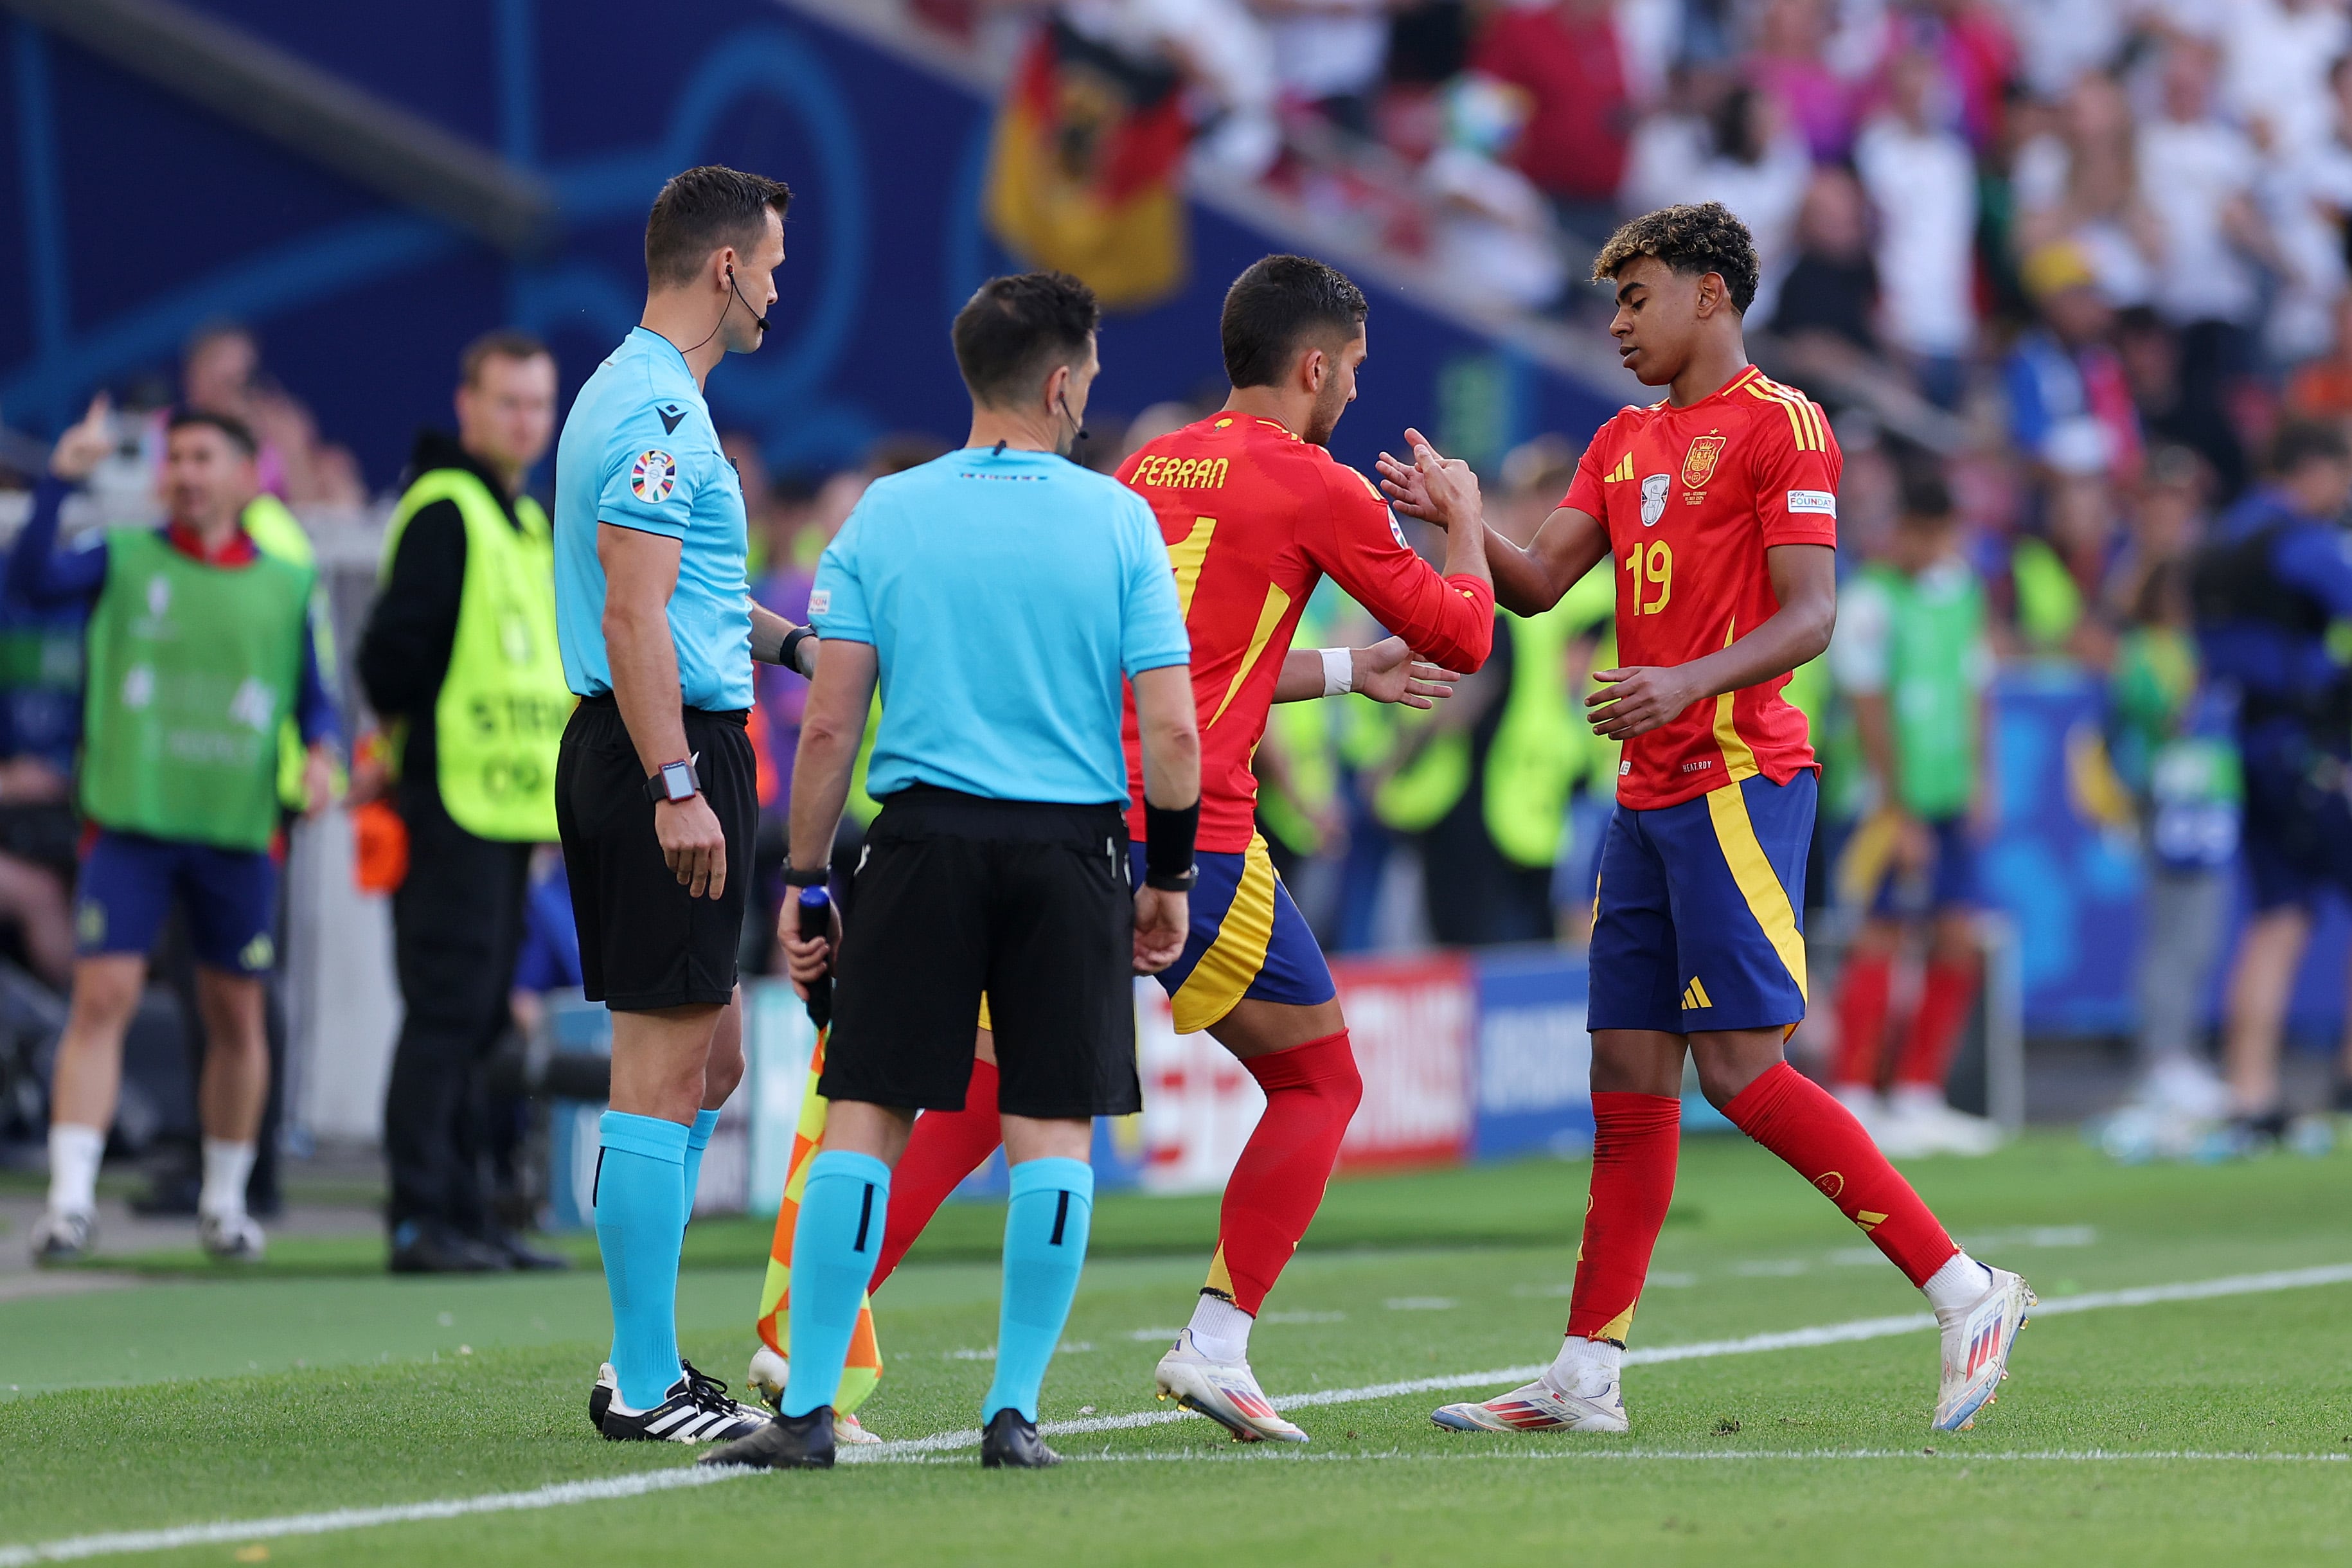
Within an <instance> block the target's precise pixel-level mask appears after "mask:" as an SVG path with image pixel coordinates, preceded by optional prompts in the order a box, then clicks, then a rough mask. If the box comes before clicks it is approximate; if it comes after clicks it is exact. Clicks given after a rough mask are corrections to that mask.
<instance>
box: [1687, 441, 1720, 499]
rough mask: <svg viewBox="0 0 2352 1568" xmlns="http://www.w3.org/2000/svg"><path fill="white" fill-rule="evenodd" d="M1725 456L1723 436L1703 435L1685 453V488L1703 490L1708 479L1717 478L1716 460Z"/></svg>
mask: <svg viewBox="0 0 2352 1568" xmlns="http://www.w3.org/2000/svg"><path fill="white" fill-rule="evenodd" d="M1722 456H1723V437H1720V436H1701V437H1697V438H1696V440H1694V441H1692V442H1691V444H1690V450H1689V451H1687V452H1685V453H1684V454H1683V488H1684V489H1692V490H1701V489H1706V481H1707V480H1709V479H1713V478H1715V460H1716V459H1717V458H1720V457H1722Z"/></svg>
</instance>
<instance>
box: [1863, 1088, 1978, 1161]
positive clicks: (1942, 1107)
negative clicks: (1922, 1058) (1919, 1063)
mask: <svg viewBox="0 0 2352 1568" xmlns="http://www.w3.org/2000/svg"><path fill="white" fill-rule="evenodd" d="M1870 1133H1871V1136H1872V1137H1873V1138H1874V1139H1875V1140H1876V1141H1877V1143H1878V1147H1879V1150H1880V1152H1883V1153H1885V1155H1886V1156H1887V1158H1889V1159H1893V1160H1916V1159H1919V1158H1922V1157H1923V1156H1927V1155H1931V1154H1964V1155H1969V1156H1975V1155H1980V1154H1990V1153H1991V1152H1993V1151H1994V1150H1996V1149H1998V1148H2000V1145H2001V1142H2002V1134H2001V1131H2000V1123H1998V1122H1996V1121H1990V1120H1988V1119H1987V1118H1985V1117H1982V1116H1970V1115H1969V1114H1968V1112H1966V1111H1964V1110H1953V1109H1952V1108H1951V1106H1950V1104H1949V1103H1948V1102H1947V1101H1946V1100H1945V1099H1944V1095H1943V1091H1942V1090H1941V1089H1934V1088H1930V1087H1929V1086H1927V1085H1925V1084H1903V1085H1897V1086H1896V1087H1895V1089H1894V1091H1893V1092H1892V1093H1890V1094H1889V1095H1888V1096H1887V1097H1886V1115H1885V1119H1884V1120H1882V1121H1880V1122H1879V1123H1878V1124H1877V1125H1876V1126H1874V1127H1872V1128H1871V1129H1870Z"/></svg>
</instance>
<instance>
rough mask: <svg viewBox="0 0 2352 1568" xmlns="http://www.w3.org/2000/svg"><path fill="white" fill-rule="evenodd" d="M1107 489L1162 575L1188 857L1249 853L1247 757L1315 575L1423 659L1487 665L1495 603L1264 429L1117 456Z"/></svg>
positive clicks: (1360, 479)
mask: <svg viewBox="0 0 2352 1568" xmlns="http://www.w3.org/2000/svg"><path fill="white" fill-rule="evenodd" d="M1118 477H1119V479H1121V480H1123V481H1125V482H1126V483H1127V484H1129V485H1130V486H1132V487H1133V488H1134V489H1135V491H1136V493H1137V494H1139V495H1140V496H1142V497H1143V499H1144V500H1147V501H1150V503H1151V510H1152V511H1153V512H1154V513H1155V514H1157V516H1158V517H1159V519H1160V537H1161V538H1163V539H1165V540H1166V541H1167V542H1168V559H1169V562H1170V563H1171V565H1173V566H1174V568H1175V570H1176V597H1177V601H1178V602H1179V604H1181V605H1182V607H1183V612H1184V626H1185V630H1186V631H1188V632H1189V633H1191V634H1192V695H1193V699H1194V700H1196V701H1197V702H1198V703H1199V704H1200V708H1201V832H1200V837H1199V839H1198V840H1197V843H1198V846H1199V847H1201V848H1202V849H1205V850H1209V851H1212V852H1215V853H1223V854H1239V853H1241V852H1242V851H1243V850H1244V849H1247V848H1248V847H1249V844H1250V837H1251V836H1252V834H1254V833H1255V831H1256V829H1255V826H1254V823H1255V815H1256V810H1257V777H1256V775H1255V773H1251V771H1250V757H1251V755H1252V754H1253V753H1254V752H1256V750H1257V743H1258V741H1259V738H1260V737H1262V736H1263V735H1264V734H1265V720H1266V710H1268V709H1270V708H1271V707H1273V705H1274V688H1275V683H1276V681H1277V680H1278V679H1280V678H1281V674H1282V659H1283V656H1284V655H1285V654H1286V653H1288V652H1289V651H1290V637H1291V633H1292V632H1293V631H1294V630H1296V629H1297V626H1298V617H1299V616H1300V615H1301V614H1302V613H1303V612H1304V611H1305V610H1306V608H1307V595H1310V594H1312V593H1313V592H1314V591H1315V585H1316V584H1318V582H1320V581H1321V580H1322V579H1323V577H1324V575H1325V574H1327V573H1328V574H1329V575H1330V576H1331V577H1333V578H1334V579H1336V580H1337V581H1338V583H1339V586H1341V587H1342V588H1345V589H1346V590H1347V591H1348V592H1349V594H1350V595H1353V596H1354V598H1355V600H1356V602H1357V603H1358V604H1360V605H1363V606H1364V608H1365V609H1367V610H1369V611H1370V612H1371V614H1372V616H1373V617H1374V618H1375V619H1377V620H1378V621H1379V622H1380V623H1381V625H1382V626H1386V627H1388V628H1389V629H1390V630H1391V632H1394V633H1395V634H1396V635H1397V636H1398V637H1402V638H1404V640H1405V641H1406V642H1407V643H1408V644H1410V645H1411V646H1412V648H1413V650H1414V651H1415V652H1417V653H1419V654H1420V655H1421V656H1422V657H1423V658H1428V659H1433V660H1434V661H1435V662H1437V663H1438V664H1441V665H1443V666H1444V667H1445V668H1449V669H1458V670H1463V671H1465V672H1467V671H1470V670H1474V669H1475V668H1478V667H1479V666H1480V665H1482V664H1484V663H1486V651H1487V649H1488V648H1489V647H1491V646H1492V645H1493V642H1494V636H1495V592H1494V590H1493V589H1492V588H1491V587H1489V586H1488V585H1487V584H1484V583H1482V582H1480V581H1478V580H1477V579H1476V578H1475V577H1441V576H1439V575H1438V574H1437V573H1436V572H1435V571H1434V570H1433V569H1432V568H1431V567H1430V564H1429V563H1427V562H1425V561H1423V559H1422V558H1421V557H1420V556H1418V555H1416V554H1414V553H1413V552H1412V549H1411V548H1410V547H1409V546H1407V545H1406V543H1405V542H1404V531H1403V530H1402V529H1401V528H1399V527H1398V526H1397V522H1396V520H1395V519H1394V518H1393V517H1391V516H1390V515H1389V507H1388V502H1387V500H1385V499H1383V498H1382V496H1381V493H1380V491H1379V490H1378V489H1375V488H1373V485H1372V482H1371V481H1370V479H1366V478H1364V476H1363V475H1361V474H1360V473H1358V472H1356V470H1355V469H1353V468H1348V467H1346V466H1345V465H1344V464H1341V463H1339V461H1337V460H1336V459H1334V458H1332V456H1331V454H1330V453H1329V452H1328V451H1326V450H1324V449H1323V448H1322V447H1318V446H1317V445H1315V444H1314V443H1313V442H1311V441H1302V440H1300V439H1299V438H1298V437H1297V436H1295V435H1293V434H1291V432H1290V431H1288V430H1287V429H1285V428H1284V427H1283V426H1280V425H1278V424H1276V422H1274V421H1273V420H1271V419H1258V418H1255V417H1252V416H1249V415H1245V414H1213V415H1211V416H1209V417H1208V418H1206V419H1203V420H1201V421H1200V422H1198V423H1197V424H1192V425H1188V426H1185V427H1184V428H1183V429H1181V430H1176V431H1171V432H1170V433H1169V434H1168V435H1165V436H1162V437H1160V439H1158V440H1157V441H1153V442H1150V444H1148V445H1146V446H1145V447H1142V448H1141V449H1140V450H1139V451H1138V452H1137V453H1136V454H1135V455H1134V456H1133V457H1131V458H1128V460H1127V461H1126V463H1125V464H1123V465H1122V466H1121V467H1120V468H1119V471H1118ZM1127 776H1128V780H1129V786H1130V788H1131V789H1132V790H1133V792H1134V795H1133V806H1132V812H1131V817H1132V820H1131V822H1130V825H1129V830H1130V831H1131V832H1133V833H1134V835H1135V836H1136V837H1137V838H1139V839H1140V838H1141V837H1143V761H1142V747H1141V743H1140V742H1139V740H1138V739H1137V735H1136V728H1135V707H1134V703H1133V701H1132V700H1129V704H1128V718H1127Z"/></svg>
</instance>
